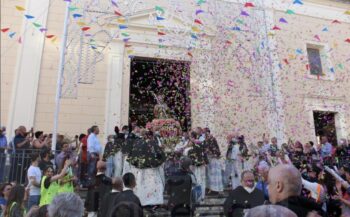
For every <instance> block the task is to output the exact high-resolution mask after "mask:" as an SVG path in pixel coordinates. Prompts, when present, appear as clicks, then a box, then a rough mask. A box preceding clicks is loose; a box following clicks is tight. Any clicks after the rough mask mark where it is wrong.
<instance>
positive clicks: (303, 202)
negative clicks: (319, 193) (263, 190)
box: [268, 164, 321, 217]
mask: <svg viewBox="0 0 350 217" xmlns="http://www.w3.org/2000/svg"><path fill="white" fill-rule="evenodd" d="M268 186H269V187H268V191H269V198H270V202H271V203H273V204H276V205H281V206H284V207H287V208H288V209H290V210H292V211H293V212H294V213H295V214H297V216H298V217H306V216H307V214H308V213H309V212H311V211H313V210H316V211H320V212H321V207H320V205H318V204H316V203H314V202H313V201H310V200H308V199H307V198H302V197H300V193H301V189H302V181H301V174H300V172H299V171H298V169H297V168H295V167H294V166H293V165H290V164H281V165H278V166H276V167H273V168H271V169H270V171H269V176H268Z"/></svg>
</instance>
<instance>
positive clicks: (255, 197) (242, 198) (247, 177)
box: [224, 170, 265, 217]
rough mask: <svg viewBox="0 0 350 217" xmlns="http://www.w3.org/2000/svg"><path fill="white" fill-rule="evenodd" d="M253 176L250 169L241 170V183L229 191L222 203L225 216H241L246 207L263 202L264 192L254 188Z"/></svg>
mask: <svg viewBox="0 0 350 217" xmlns="http://www.w3.org/2000/svg"><path fill="white" fill-rule="evenodd" d="M254 181H255V178H254V174H253V172H251V171H248V170H246V171H243V172H242V175H241V182H242V185H241V186H238V187H237V188H235V189H234V190H233V191H231V192H230V194H229V196H228V198H227V199H226V201H225V204H224V212H225V216H228V217H242V216H244V214H245V211H246V210H247V209H250V208H253V207H256V206H260V205H262V204H263V203H264V201H265V199H264V193H263V192H262V191H260V190H259V189H257V188H255V184H254Z"/></svg>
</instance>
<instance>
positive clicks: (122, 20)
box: [117, 17, 125, 24]
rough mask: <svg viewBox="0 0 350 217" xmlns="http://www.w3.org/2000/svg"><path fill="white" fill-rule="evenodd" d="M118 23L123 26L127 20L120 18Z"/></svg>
mask: <svg viewBox="0 0 350 217" xmlns="http://www.w3.org/2000/svg"><path fill="white" fill-rule="evenodd" d="M117 21H118V23H122V24H123V23H125V18H122V17H121V18H118V20H117Z"/></svg>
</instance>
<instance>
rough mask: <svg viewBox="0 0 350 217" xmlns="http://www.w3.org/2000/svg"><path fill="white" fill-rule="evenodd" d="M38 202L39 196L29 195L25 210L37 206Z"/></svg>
mask: <svg viewBox="0 0 350 217" xmlns="http://www.w3.org/2000/svg"><path fill="white" fill-rule="evenodd" d="M39 202H40V195H29V197H28V207H27V210H28V211H29V210H30V208H32V206H38V205H39Z"/></svg>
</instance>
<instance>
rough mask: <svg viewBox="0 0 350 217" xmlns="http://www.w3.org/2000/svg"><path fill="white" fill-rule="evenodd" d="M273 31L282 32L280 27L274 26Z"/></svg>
mask: <svg viewBox="0 0 350 217" xmlns="http://www.w3.org/2000/svg"><path fill="white" fill-rule="evenodd" d="M272 30H281V28H280V27H278V26H274V27H273V28H272Z"/></svg>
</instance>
